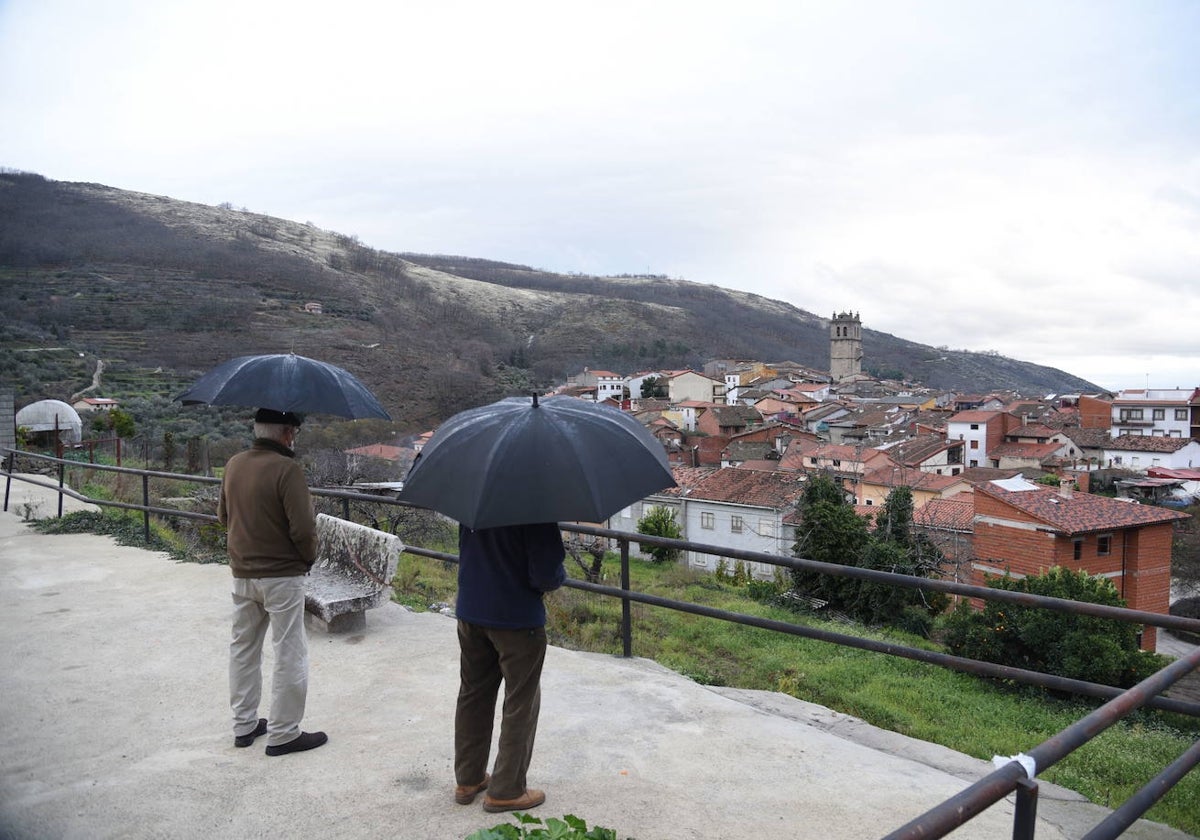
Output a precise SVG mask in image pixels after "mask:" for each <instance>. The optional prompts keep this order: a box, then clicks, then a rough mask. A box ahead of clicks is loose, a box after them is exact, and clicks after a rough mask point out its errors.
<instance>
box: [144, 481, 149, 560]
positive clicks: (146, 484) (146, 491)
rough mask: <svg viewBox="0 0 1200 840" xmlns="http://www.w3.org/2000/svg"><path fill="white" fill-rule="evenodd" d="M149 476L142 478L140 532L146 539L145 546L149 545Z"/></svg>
mask: <svg viewBox="0 0 1200 840" xmlns="http://www.w3.org/2000/svg"><path fill="white" fill-rule="evenodd" d="M149 507H150V476H148V475H143V476H142V508H143V510H142V530H143V532H144V536H145V539H146V545H149V544H150V511H149V510H147V508H149Z"/></svg>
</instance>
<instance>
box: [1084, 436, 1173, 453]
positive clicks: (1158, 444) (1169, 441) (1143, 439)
mask: <svg viewBox="0 0 1200 840" xmlns="http://www.w3.org/2000/svg"><path fill="white" fill-rule="evenodd" d="M1191 442H1192V439H1191V438H1185V437H1177V438H1173V437H1163V436H1161V435H1158V436H1155V435H1120V436H1119V437H1115V438H1113V439H1112V440H1111V441H1109V442H1108V443H1107V444H1105V446H1104V448H1105V449H1124V450H1126V451H1128V452H1177V451H1178V450H1180V449H1183V448H1184V447H1185V446H1187V445H1188V444H1189V443H1191Z"/></svg>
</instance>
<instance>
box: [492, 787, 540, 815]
mask: <svg viewBox="0 0 1200 840" xmlns="http://www.w3.org/2000/svg"><path fill="white" fill-rule="evenodd" d="M545 801H546V791H544V790H534V789H533V788H529V789H528V790H526V791H525V793H524V794H522V795H521V796H518V797H517V798H516V799H492V797H490V796H485V797H483V810H485V811H490V812H491V813H493V814H495V813H497V812H499V811H525V810H527V809H529V808H536V807H537V806H539V805H541V804H542V803H543V802H545Z"/></svg>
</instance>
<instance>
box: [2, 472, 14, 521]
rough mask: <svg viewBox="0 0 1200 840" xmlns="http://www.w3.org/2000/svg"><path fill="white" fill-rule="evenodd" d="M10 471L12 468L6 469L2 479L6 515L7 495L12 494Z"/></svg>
mask: <svg viewBox="0 0 1200 840" xmlns="http://www.w3.org/2000/svg"><path fill="white" fill-rule="evenodd" d="M12 471H13V468H12V467H11V466H10V467H9V468H8V474H7V475H6V476H5V478H4V512H5V513H8V494H9V493H11V492H12Z"/></svg>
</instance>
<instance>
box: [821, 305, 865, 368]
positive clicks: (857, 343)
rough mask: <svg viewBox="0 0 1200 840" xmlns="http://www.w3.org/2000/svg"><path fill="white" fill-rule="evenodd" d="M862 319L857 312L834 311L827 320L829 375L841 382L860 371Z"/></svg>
mask: <svg viewBox="0 0 1200 840" xmlns="http://www.w3.org/2000/svg"><path fill="white" fill-rule="evenodd" d="M862 359H863V351H862V321H861V320H860V319H859V317H858V313H857V312H853V313H852V312H839V313H835V314H834V316H833V319H832V320H830V322H829V375H830V377H831V378H832V379H833V381H834V382H841V381H842V380H844V379H848V378H850V377H851V376H857V375H858V374H860V373H862Z"/></svg>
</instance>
